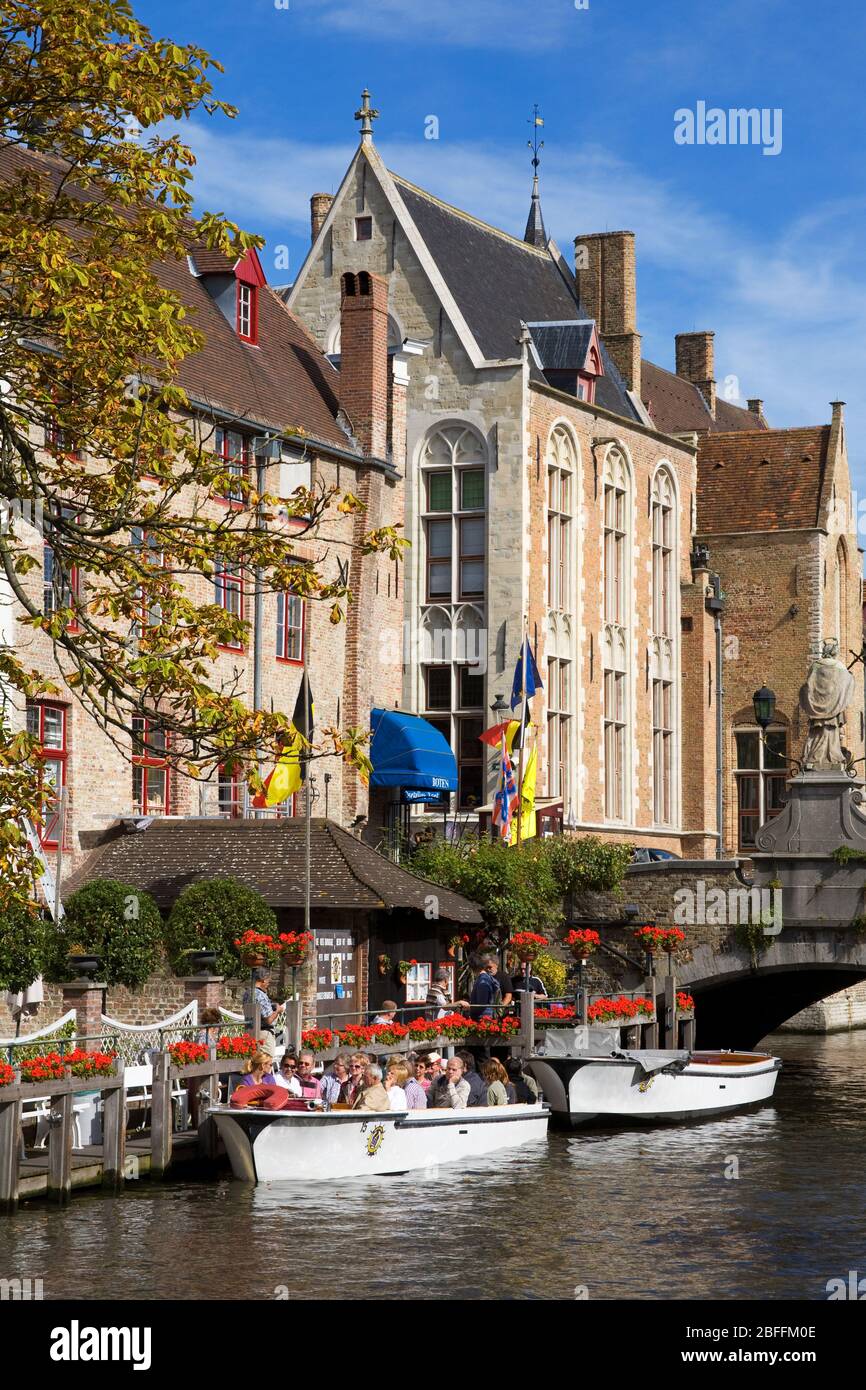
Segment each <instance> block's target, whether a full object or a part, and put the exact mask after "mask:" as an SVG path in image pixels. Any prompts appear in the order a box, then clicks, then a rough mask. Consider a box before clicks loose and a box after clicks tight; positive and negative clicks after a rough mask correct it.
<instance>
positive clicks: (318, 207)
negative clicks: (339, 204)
mask: <svg viewBox="0 0 866 1390" xmlns="http://www.w3.org/2000/svg"><path fill="white" fill-rule="evenodd" d="M333 201H334V194H333V193H314V194H313V196H312V197H311V199H310V240H311V241H315V240H316V237H317V236H318V235H319V232H320V231H321V230H322V223H323V222H324V220H325V218H326V217H327V215H328V213H329V212H330V211H331V204H332V203H333Z"/></svg>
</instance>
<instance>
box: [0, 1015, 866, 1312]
mask: <svg viewBox="0 0 866 1390" xmlns="http://www.w3.org/2000/svg"><path fill="white" fill-rule="evenodd" d="M770 1045H772V1046H773V1048H774V1050H775V1051H777V1052H778V1053H779V1054H780V1055H781V1056H782V1057H783V1058H784V1061H785V1068H784V1071H783V1072H782V1076H781V1079H780V1082H779V1085H778V1086H777V1090H776V1097H775V1101H774V1103H773V1104H772V1105H770V1106H766V1107H764V1108H763V1109H762V1110H759V1111H757V1112H755V1113H753V1114H745V1115H734V1116H729V1117H727V1118H724V1119H720V1120H715V1121H710V1122H705V1123H703V1124H699V1125H692V1126H672V1127H659V1128H655V1129H647V1130H642V1129H641V1130H637V1129H636V1130H631V1131H625V1132H623V1131H604V1130H597V1131H586V1132H581V1133H579V1134H569V1133H552V1134H551V1135H550V1138H549V1140H548V1142H547V1143H542V1144H540V1145H537V1146H533V1147H532V1148H531V1149H526V1150H523V1151H520V1152H518V1153H514V1154H493V1155H490V1156H489V1157H486V1158H479V1159H476V1160H474V1161H473V1162H472V1163H471V1165H469V1166H466V1167H462V1166H460V1167H449V1166H447V1165H445V1166H443V1167H440V1168H438V1169H435V1170H433V1171H431V1172H429V1173H423V1174H421V1173H409V1174H405V1175H403V1176H401V1177H396V1178H379V1179H356V1180H353V1181H351V1182H340V1183H321V1184H319V1183H309V1184H304V1185H303V1186H298V1187H294V1188H292V1187H290V1186H285V1187H284V1186H277V1185H275V1186H273V1187H270V1188H249V1187H245V1186H243V1185H241V1184H238V1183H233V1182H230V1181H228V1180H224V1181H220V1182H218V1183H215V1184H205V1183H176V1184H175V1183H169V1184H166V1185H164V1186H158V1185H156V1184H154V1185H152V1186H151V1185H150V1184H147V1183H142V1184H141V1185H140V1186H136V1184H134V1183H133V1184H130V1185H129V1186H128V1189H127V1193H126V1194H125V1195H124V1196H123V1197H122V1198H112V1197H102V1196H98V1195H94V1196H87V1197H84V1196H82V1197H77V1198H75V1199H74V1201H73V1203H72V1206H71V1207H70V1209H69V1210H68V1211H67V1212H65V1213H64V1214H63V1215H58V1214H57V1213H55V1212H52V1211H50V1210H49V1209H48V1208H47V1207H39V1206H35V1207H33V1208H32V1209H30V1210H28V1211H23V1212H22V1213H20V1214H19V1216H18V1217H17V1218H16V1219H15V1220H14V1221H10V1222H6V1223H4V1224H3V1226H2V1227H0V1276H5V1277H13V1276H14V1275H16V1274H18V1275H20V1276H27V1275H29V1276H30V1277H39V1276H41V1277H42V1278H43V1279H44V1285H45V1295H46V1297H48V1298H52V1297H75V1298H81V1297H85V1298H87V1297H90V1298H102V1297H113V1298H118V1299H125V1298H190V1297H201V1298H213V1299H220V1298H234V1297H243V1298H250V1299H252V1298H273V1297H275V1296H276V1293H277V1291H279V1292H280V1293H282V1292H285V1294H287V1295H288V1296H289V1297H290V1298H302V1299H303V1298H310V1297H322V1298H328V1299H334V1298H335V1297H339V1296H340V1294H341V1293H344V1294H346V1295H350V1296H355V1297H357V1296H364V1297H370V1298H387V1297H394V1296H395V1295H397V1294H400V1295H404V1296H405V1295H406V1294H408V1295H409V1296H410V1297H412V1298H417V1299H420V1298H426V1297H427V1296H428V1295H429V1296H430V1297H435V1298H442V1297H449V1296H450V1297H464V1298H503V1297H504V1298H518V1299H519V1298H529V1299H534V1298H539V1299H550V1298H574V1297H575V1290H576V1289H578V1290H580V1289H582V1288H584V1287H585V1288H586V1290H587V1292H588V1295H589V1297H590V1299H598V1298H601V1299H606V1298H615V1297H629V1298H636V1299H656V1298H688V1299H701V1298H745V1299H768V1298H769V1299H781V1298H807V1299H820V1298H825V1297H826V1283H827V1280H828V1279H831V1278H835V1277H839V1276H842V1277H847V1273H848V1270H849V1269H859V1270H860V1272H861V1274H866V1165H864V1156H866V1153H864V1150H866V1033H860V1034H851V1035H839V1036H837V1037H831V1038H793V1037H787V1036H783V1035H779V1036H777V1037H776V1038H774V1039H772V1040H771V1044H770Z"/></svg>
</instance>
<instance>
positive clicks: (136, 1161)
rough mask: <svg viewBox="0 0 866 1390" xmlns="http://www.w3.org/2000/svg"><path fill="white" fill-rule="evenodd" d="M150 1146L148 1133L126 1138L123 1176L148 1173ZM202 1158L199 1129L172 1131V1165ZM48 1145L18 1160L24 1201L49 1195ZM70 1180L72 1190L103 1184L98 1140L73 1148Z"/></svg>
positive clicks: (131, 1176)
mask: <svg viewBox="0 0 866 1390" xmlns="http://www.w3.org/2000/svg"><path fill="white" fill-rule="evenodd" d="M152 1155H153V1150H152V1147H151V1140H150V1138H149V1137H146V1138H143V1139H127V1141H126V1163H125V1172H124V1176H125V1178H126V1180H127V1181H130V1180H134V1179H137V1178H146V1177H149V1176H150V1169H151V1158H152ZM200 1158H201V1154H200V1152H199V1142H198V1132H197V1131H196V1130H194V1129H188V1130H183V1131H181V1132H180V1133H178V1134H174V1135H172V1169H174V1167H175V1166H178V1167H180V1166H181V1165H184V1166H185V1165H186V1164H189V1163H193V1162H197V1161H198V1160H199V1159H200ZM48 1169H49V1163H48V1149H47V1148H45V1149H40V1150H37V1151H36V1152H31V1153H30V1154H28V1156H27V1158H24V1159H22V1160H21V1161H20V1163H19V1177H18V1198H19V1201H22V1202H25V1201H28V1200H29V1199H32V1198H35V1197H47V1196H48ZM70 1181H71V1186H72V1189H73V1191H76V1190H77V1189H79V1188H84V1187H102V1185H103V1150H102V1145H101V1144H86V1145H84V1147H83V1148H80V1149H73V1150H72V1162H71V1165H70Z"/></svg>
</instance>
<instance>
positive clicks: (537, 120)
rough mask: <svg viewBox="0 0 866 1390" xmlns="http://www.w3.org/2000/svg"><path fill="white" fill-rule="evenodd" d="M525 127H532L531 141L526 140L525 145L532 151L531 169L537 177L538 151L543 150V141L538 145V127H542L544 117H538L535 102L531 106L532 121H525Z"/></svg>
mask: <svg viewBox="0 0 866 1390" xmlns="http://www.w3.org/2000/svg"><path fill="white" fill-rule="evenodd" d="M527 125H531V126H532V139H531V140H527V142H526V143H527V145H528V146H529V148H530V149H531V150H532V167H533V169H534V170H535V174H536V177H537V176H538V166H539V164H540V163H541V160H540V159H539V158H538V151H539V150H543V149H544V141H543V140H542V141H541V142H540V143H539V140H538V130H539V126H543V125H544V117H543V116H539V114H538V103H537V102H536V104H535V106H533V108H532V120H531V121H527Z"/></svg>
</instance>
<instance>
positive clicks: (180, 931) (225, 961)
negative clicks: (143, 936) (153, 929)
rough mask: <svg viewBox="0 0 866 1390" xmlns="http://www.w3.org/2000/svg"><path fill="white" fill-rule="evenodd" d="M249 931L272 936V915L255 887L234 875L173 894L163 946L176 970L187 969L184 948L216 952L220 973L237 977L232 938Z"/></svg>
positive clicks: (236, 954)
mask: <svg viewBox="0 0 866 1390" xmlns="http://www.w3.org/2000/svg"><path fill="white" fill-rule="evenodd" d="M248 931H252V932H256V933H260V934H261V935H262V936H266V937H272V938H273V937H276V935H277V933H278V927H277V919H276V916H275V915H274V912H273V910H272V909H271V908H270V907H268V905H267V903H266V902H265V900H264V898H263V897H262V895H261V894H260V893H257V892H256V891H255V889H254V888H248V887H247V885H246V884H244V883H239V882H238V880H237V879H234V878H211V879H204V880H203V881H202V882H201V883H191V884H190V885H189V886H188V887H187V888H185V889H184V890H183V892H182V893H181V894H180V896H179V897H178V899H177V901H176V902H175V904H174V907H173V908H172V909H171V912H170V913H169V916H168V922H167V924H166V932H165V937H166V947H167V949H168V956H169V960H170V961H171V964H172V966H173V967H174V969H175V970H177V971H178V972H179V973H180V972H182V971H183V970H184V969H186V968H187V962H188V960H189V954H188V953H189V952H196V951H206V952H208V953H213V955H214V956H215V966H216V972H217V974H219V975H229V976H235V977H236V976H237V975H238V973H239V968H240V964H241V960H240V955H239V952H238V950H237V948H236V947H235V945H234V943H235V941H238V940H240V939H241V938H242V937H243V936H244V934H245V933H246V932H248Z"/></svg>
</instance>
